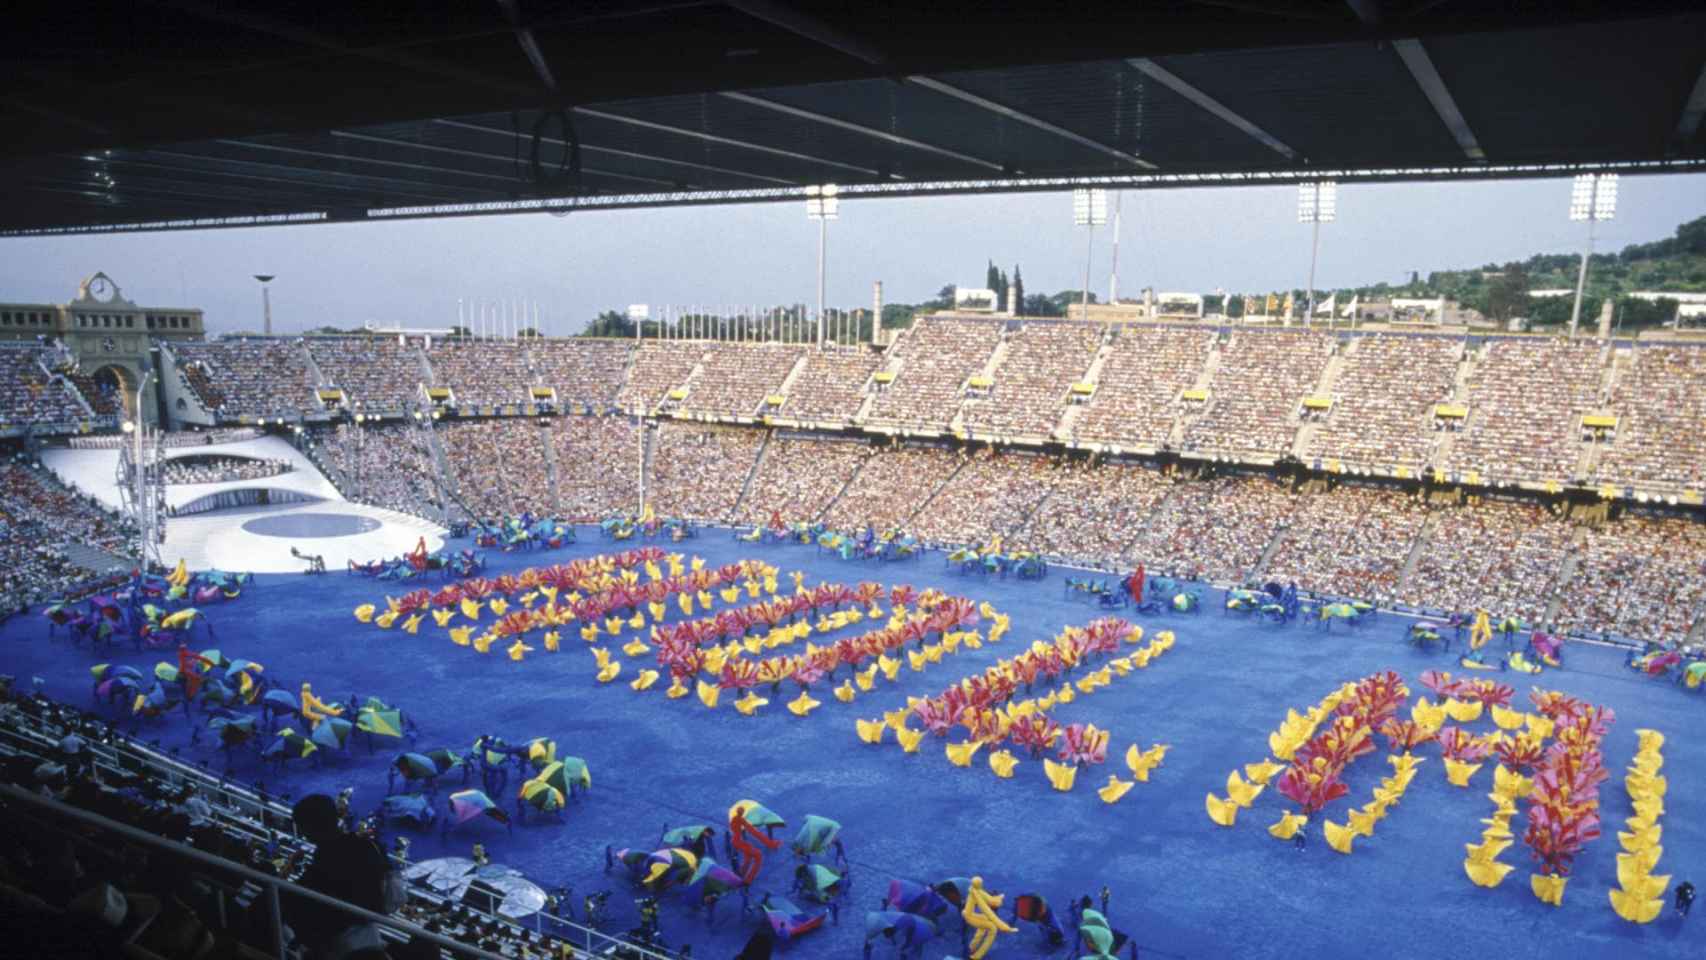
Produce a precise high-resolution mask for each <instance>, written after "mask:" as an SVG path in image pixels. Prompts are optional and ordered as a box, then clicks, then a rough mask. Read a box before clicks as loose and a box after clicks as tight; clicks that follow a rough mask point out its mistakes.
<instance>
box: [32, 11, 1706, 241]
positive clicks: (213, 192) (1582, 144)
mask: <svg viewBox="0 0 1706 960" xmlns="http://www.w3.org/2000/svg"><path fill="white" fill-rule="evenodd" d="M20 11H34V12H35V15H34V16H33V18H28V19H27V22H19V23H14V24H9V25H8V30H7V40H8V42H7V58H8V61H9V62H8V69H7V70H6V71H5V73H4V78H3V79H0V129H4V130H5V131H7V140H8V149H7V151H6V156H5V159H4V160H0V233H12V234H17V233H33V232H60V231H84V230H108V229H162V228H169V227H207V226H223V225H246V224H254V223H288V222H301V221H316V220H361V219H372V218H391V217H400V216H445V215H457V214H470V213H493V212H505V211H517V212H520V211H533V210H540V209H558V210H561V209H571V208H575V207H625V206H649V205H663V204H680V203H710V202H728V201H756V200H777V199H791V198H797V197H799V196H802V195H803V191H804V188H805V187H806V186H807V185H810V184H819V183H837V184H840V185H842V190H843V195H844V196H857V195H862V194H886V195H907V194H923V193H933V192H987V191H1003V190H1006V191H1016V190H1039V189H1061V188H1064V187H1069V186H1076V185H1082V184H1086V183H1097V182H1100V183H1106V184H1107V185H1110V186H1113V185H1122V184H1129V185H1133V186H1167V185H1182V184H1201V183H1220V182H1231V183H1237V182H1287V181H1292V180H1298V179H1308V178H1316V177H1336V178H1339V179H1346V180H1356V179H1417V178H1428V177H1451V178H1458V177H1486V176H1523V175H1557V174H1562V173H1569V172H1573V171H1576V170H1580V169H1584V168H1588V169H1619V170H1623V171H1626V172H1645V171H1661V170H1687V169H1706V129H1703V128H1702V127H1703V125H1702V123H1701V119H1702V115H1703V114H1706V12H1703V11H1702V8H1701V6H1700V4H1699V3H1698V2H1697V0H1693V2H1666V0H1608V2H1595V0H1558V2H1554V3H1535V2H1532V0H1402V2H1400V0H1348V2H1345V3H1338V2H1332V0H1173V2H1165V0H1163V2H1142V3H1137V2H1125V3H1117V4H1115V3H1106V2H1101V0H1086V2H1079V3H1073V4H1057V3H1053V2H1048V0H1029V2H1021V0H1008V2H990V0H932V2H929V3H918V2H906V0H838V2H837V0H724V2H692V0H681V2H673V0H650V2H647V0H583V2H576V3H547V2H541V0H532V2H529V0H495V2H492V3H479V2H455V0H436V2H426V3H416V4H403V5H392V6H390V7H386V8H380V7H378V5H366V4H359V3H358V4H348V5H337V4H321V3H309V2H305V0H133V2H130V3H126V4H122V5H114V4H111V3H103V2H88V0H62V2H59V3H55V4H43V3H35V2H30V0H25V2H24V3H23V4H21V5H19V6H14V7H12V8H9V9H8V11H7V14H8V15H9V16H10V17H11V18H14V19H26V18H22V17H20ZM571 140H573V141H578V144H579V150H578V163H576V162H574V160H573V159H572V157H573V153H572V152H571V151H570V150H569V149H568V146H567V144H568V142H569V141H571Z"/></svg>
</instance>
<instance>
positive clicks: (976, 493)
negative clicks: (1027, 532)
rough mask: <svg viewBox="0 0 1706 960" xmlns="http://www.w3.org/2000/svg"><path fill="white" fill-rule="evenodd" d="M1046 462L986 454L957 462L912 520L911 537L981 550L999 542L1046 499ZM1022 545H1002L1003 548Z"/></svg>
mask: <svg viewBox="0 0 1706 960" xmlns="http://www.w3.org/2000/svg"><path fill="white" fill-rule="evenodd" d="M1049 466H1050V464H1049V460H1048V458H1046V457H1042V456H1030V455H1025V454H996V453H994V452H993V451H990V450H985V451H983V452H980V453H977V454H973V455H971V456H969V457H962V463H961V465H960V466H959V469H958V470H957V471H956V472H955V473H954V474H953V476H952V477H951V478H950V479H949V480H948V482H947V483H946V484H944V485H943V486H942V488H941V489H940V490H939V491H937V492H936V495H935V496H934V497H933V498H932V499H931V500H930V502H929V503H928V504H926V505H925V506H924V508H923V509H922V510H920V511H919V512H918V514H917V515H916V516H915V517H913V519H912V527H913V532H914V533H915V534H917V536H918V537H919V538H920V539H922V540H925V541H927V542H931V543H946V544H955V545H970V546H983V545H986V544H988V543H990V542H991V541H992V540H994V539H995V538H996V537H997V536H1000V537H1002V538H1003V539H1004V540H1009V541H1010V539H1011V535H1012V534H1013V532H1014V531H1015V530H1017V529H1018V528H1019V526H1020V525H1021V524H1022V523H1024V521H1025V519H1026V517H1028V516H1029V515H1030V513H1031V511H1032V510H1034V509H1036V506H1037V504H1038V503H1040V502H1042V498H1043V497H1044V496H1046V495H1047V493H1048V487H1047V483H1046V478H1047V476H1048V474H1049V472H1050V471H1049ZM1021 546H1022V545H1020V544H1015V543H1011V542H1009V543H1007V544H1006V545H1005V546H1004V549H1019V548H1020V547H1021Z"/></svg>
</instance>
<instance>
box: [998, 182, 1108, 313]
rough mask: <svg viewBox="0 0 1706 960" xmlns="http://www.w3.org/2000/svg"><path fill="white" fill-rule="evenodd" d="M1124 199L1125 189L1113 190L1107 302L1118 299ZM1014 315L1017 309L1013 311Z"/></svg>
mask: <svg viewBox="0 0 1706 960" xmlns="http://www.w3.org/2000/svg"><path fill="white" fill-rule="evenodd" d="M1124 199H1125V191H1124V190H1118V191H1115V192H1114V260H1113V266H1112V267H1111V268H1110V269H1109V270H1108V302H1109V303H1118V302H1119V301H1120V203H1121V201H1123V200H1124ZM1013 313H1014V314H1015V315H1017V314H1018V311H1017V310H1015V311H1013Z"/></svg>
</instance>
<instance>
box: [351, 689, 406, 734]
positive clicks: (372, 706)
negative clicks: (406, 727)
mask: <svg viewBox="0 0 1706 960" xmlns="http://www.w3.org/2000/svg"><path fill="white" fill-rule="evenodd" d="M355 728H356V729H357V730H360V731H361V732H363V733H366V734H370V735H372V736H375V737H398V738H401V737H402V736H403V713H402V711H400V710H397V709H395V708H393V707H388V706H386V705H385V702H384V701H382V700H380V699H379V698H378V697H368V698H367V702H366V703H365V704H363V705H362V706H361V709H359V710H357V711H356V712H355Z"/></svg>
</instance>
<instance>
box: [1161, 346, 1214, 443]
mask: <svg viewBox="0 0 1706 960" xmlns="http://www.w3.org/2000/svg"><path fill="white" fill-rule="evenodd" d="M1221 350H1222V344H1221V342H1220V341H1218V340H1216V341H1215V342H1214V343H1213V344H1212V345H1210V346H1209V348H1208V356H1206V357H1204V358H1203V362H1202V369H1201V370H1199V371H1197V379H1196V382H1195V383H1192V384H1191V389H1192V390H1201V391H1203V393H1205V394H1209V395H1211V396H1212V391H1213V389H1214V377H1215V374H1217V373H1219V372H1220V357H1221ZM1207 407H1208V405H1207V404H1202V405H1201V409H1199V410H1198V411H1197V413H1198V415H1199V416H1200V415H1201V413H1202V410H1206V409H1207ZM1195 419H1196V417H1193V416H1191V415H1189V414H1188V413H1186V411H1185V408H1184V405H1183V404H1180V407H1179V414H1178V416H1176V417H1174V418H1173V430H1172V432H1171V433H1169V434H1167V443H1168V444H1169V445H1170V446H1172V447H1173V449H1175V450H1177V449H1179V448H1180V447H1182V446H1184V443H1185V430H1186V429H1187V428H1188V427H1190V425H1191V422H1192V421H1193V420H1195Z"/></svg>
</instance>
